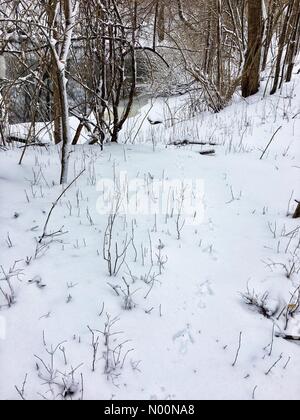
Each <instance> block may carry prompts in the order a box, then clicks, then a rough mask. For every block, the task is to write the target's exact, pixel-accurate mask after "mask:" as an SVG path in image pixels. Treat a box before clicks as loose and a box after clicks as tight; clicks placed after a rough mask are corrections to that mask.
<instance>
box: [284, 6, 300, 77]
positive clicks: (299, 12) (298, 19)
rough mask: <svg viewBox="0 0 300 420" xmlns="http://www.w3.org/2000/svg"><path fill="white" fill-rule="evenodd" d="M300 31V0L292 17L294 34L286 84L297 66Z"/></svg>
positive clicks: (290, 43)
mask: <svg viewBox="0 0 300 420" xmlns="http://www.w3.org/2000/svg"><path fill="white" fill-rule="evenodd" d="M299 31H300V0H296V2H295V4H294V11H293V17H292V33H291V39H290V42H289V46H288V51H287V72H286V82H290V81H291V80H292V74H293V70H294V66H295V58H296V55H297V37H299Z"/></svg>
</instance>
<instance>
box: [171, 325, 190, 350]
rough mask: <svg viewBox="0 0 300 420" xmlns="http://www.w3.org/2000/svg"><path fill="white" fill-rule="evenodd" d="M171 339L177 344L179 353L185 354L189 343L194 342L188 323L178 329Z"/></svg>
mask: <svg viewBox="0 0 300 420" xmlns="http://www.w3.org/2000/svg"><path fill="white" fill-rule="evenodd" d="M173 341H174V343H176V344H177V345H178V347H179V348H178V351H179V353H180V354H182V355H184V354H186V353H187V352H188V348H189V345H190V344H194V343H195V340H194V338H193V335H192V333H191V330H190V325H189V324H188V325H187V327H186V328H185V329H183V330H181V331H178V333H176V334H175V335H174V336H173Z"/></svg>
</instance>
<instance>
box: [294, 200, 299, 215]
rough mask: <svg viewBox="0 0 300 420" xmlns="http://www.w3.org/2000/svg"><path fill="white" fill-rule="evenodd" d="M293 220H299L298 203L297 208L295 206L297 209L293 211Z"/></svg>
mask: <svg viewBox="0 0 300 420" xmlns="http://www.w3.org/2000/svg"><path fill="white" fill-rule="evenodd" d="M293 218H294V219H299V218H300V201H299V202H298V206H297V208H296V211H295V213H294V216H293Z"/></svg>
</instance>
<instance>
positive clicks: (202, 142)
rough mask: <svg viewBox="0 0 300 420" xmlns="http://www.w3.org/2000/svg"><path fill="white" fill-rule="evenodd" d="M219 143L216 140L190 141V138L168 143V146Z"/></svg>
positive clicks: (213, 144) (214, 144) (212, 144)
mask: <svg viewBox="0 0 300 420" xmlns="http://www.w3.org/2000/svg"><path fill="white" fill-rule="evenodd" d="M217 145H218V144H217V143H215V142H204V141H189V140H182V141H174V142H172V143H169V144H168V146H217Z"/></svg>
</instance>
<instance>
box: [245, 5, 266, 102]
mask: <svg viewBox="0 0 300 420" xmlns="http://www.w3.org/2000/svg"><path fill="white" fill-rule="evenodd" d="M262 36H263V9H262V0H248V50H247V53H246V61H245V67H244V74H243V79H242V94H243V97H244V98H247V97H248V96H251V95H255V94H256V93H257V92H258V91H259V87H260V70H261V65H260V64H261V51H262Z"/></svg>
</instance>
